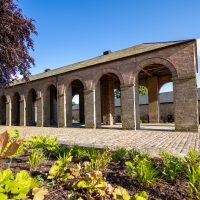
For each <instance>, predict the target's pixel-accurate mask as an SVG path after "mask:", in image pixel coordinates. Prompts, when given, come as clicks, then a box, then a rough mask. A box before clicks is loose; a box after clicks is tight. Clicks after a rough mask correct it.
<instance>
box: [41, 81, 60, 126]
mask: <svg viewBox="0 0 200 200" xmlns="http://www.w3.org/2000/svg"><path fill="white" fill-rule="evenodd" d="M44 126H50V127H57V126H58V117H57V89H56V87H55V86H54V85H53V84H52V85H50V86H49V87H48V88H47V90H46V92H45V104H44Z"/></svg>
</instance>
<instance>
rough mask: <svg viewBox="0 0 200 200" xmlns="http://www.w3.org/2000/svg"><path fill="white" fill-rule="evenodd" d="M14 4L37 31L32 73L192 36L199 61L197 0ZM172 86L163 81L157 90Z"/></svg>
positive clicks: (199, 3) (20, 1)
mask: <svg viewBox="0 0 200 200" xmlns="http://www.w3.org/2000/svg"><path fill="white" fill-rule="evenodd" d="M18 6H19V7H20V8H21V9H22V11H23V14H24V15H25V16H26V17H28V18H33V19H34V20H35V25H36V28H37V31H38V36H33V39H34V42H35V51H34V52H31V55H32V56H33V58H34V59H35V63H36V65H35V67H33V68H32V69H31V73H32V74H36V73H40V72H43V71H44V69H47V68H50V69H55V68H57V67H62V66H66V65H69V64H72V63H75V62H79V61H82V60H87V59H89V58H93V57H96V56H99V55H101V54H102V52H103V51H105V50H111V51H116V50H120V49H123V48H127V47H131V46H134V45H137V44H141V43H148V42H159V41H174V40H183V39H191V38H195V39H197V40H198V49H199V52H198V57H199V59H200V25H199V23H200V22H199V20H200V12H199V10H200V1H199V0H151V1H149V0H87V1H86V0H18ZM198 87H200V75H199V74H198ZM171 89H172V84H167V85H165V86H164V87H162V89H161V92H165V91H170V90H171Z"/></svg>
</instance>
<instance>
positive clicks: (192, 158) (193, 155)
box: [185, 149, 200, 166]
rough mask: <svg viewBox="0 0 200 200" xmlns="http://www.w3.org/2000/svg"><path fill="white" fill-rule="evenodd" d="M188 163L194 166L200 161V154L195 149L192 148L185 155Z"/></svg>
mask: <svg viewBox="0 0 200 200" xmlns="http://www.w3.org/2000/svg"><path fill="white" fill-rule="evenodd" d="M185 160H186V162H187V164H189V165H190V166H193V165H194V164H195V163H198V162H200V155H199V153H198V152H197V151H196V150H195V149H191V150H190V151H189V152H188V154H187V156H186V157H185Z"/></svg>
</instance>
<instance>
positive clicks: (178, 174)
mask: <svg viewBox="0 0 200 200" xmlns="http://www.w3.org/2000/svg"><path fill="white" fill-rule="evenodd" d="M36 197H37V198H36ZM7 199H13V200H15V199H34V200H43V199H45V200H51V199H52V200H62V199H63V200H64V199H69V200H76V199H77V200H95V199H97V200H104V199H105V200H106V199H107V200H109V199H112V200H147V199H149V200H153V199H155V200H157V199H166V200H183V199H185V200H187V199H200V155H199V153H198V152H196V151H195V150H191V151H190V152H189V153H188V155H187V156H186V157H185V158H179V157H175V156H173V155H171V154H167V153H164V152H163V153H161V154H160V157H159V158H158V157H157V158H155V157H154V158H151V157H149V155H147V154H144V153H140V152H138V151H136V150H134V149H132V150H125V149H116V150H115V151H111V150H109V149H95V148H91V147H90V148H84V147H79V146H72V147H69V146H65V145H60V144H59V143H58V141H57V139H56V138H51V137H45V136H35V137H32V138H30V139H29V140H28V141H22V140H21V139H20V138H19V132H18V131H17V130H11V131H8V132H4V133H3V134H1V135H0V200H7Z"/></svg>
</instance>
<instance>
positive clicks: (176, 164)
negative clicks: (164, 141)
mask: <svg viewBox="0 0 200 200" xmlns="http://www.w3.org/2000/svg"><path fill="white" fill-rule="evenodd" d="M160 155H161V157H162V158H163V161H164V165H165V166H164V168H163V170H162V174H163V178H164V179H166V180H168V181H173V180H175V179H177V178H178V177H180V176H181V174H182V173H183V172H184V170H185V168H186V165H185V163H184V162H183V160H182V159H181V158H178V157H175V156H173V155H171V154H168V153H162V154H160Z"/></svg>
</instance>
